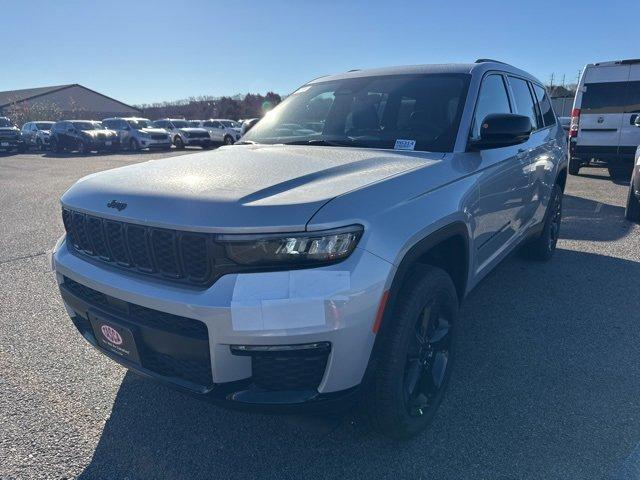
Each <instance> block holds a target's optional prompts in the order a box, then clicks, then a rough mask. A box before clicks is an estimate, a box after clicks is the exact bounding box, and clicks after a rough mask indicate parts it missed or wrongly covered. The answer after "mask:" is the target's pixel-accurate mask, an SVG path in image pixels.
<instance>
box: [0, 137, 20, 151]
mask: <svg viewBox="0 0 640 480" xmlns="http://www.w3.org/2000/svg"><path fill="white" fill-rule="evenodd" d="M24 146H25V143H24V140H23V139H22V138H6V137H5V138H0V150H14V149H16V148H21V147H24Z"/></svg>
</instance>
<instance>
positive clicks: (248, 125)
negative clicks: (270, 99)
mask: <svg viewBox="0 0 640 480" xmlns="http://www.w3.org/2000/svg"><path fill="white" fill-rule="evenodd" d="M258 120H260V119H259V118H249V119H247V120H245V121H244V122H242V128H241V132H240V133H241V134H242V135H244V134H245V133H247V132H248V131H249V130H251V129H252V128H253V127H254V125H255V124H256V123H258Z"/></svg>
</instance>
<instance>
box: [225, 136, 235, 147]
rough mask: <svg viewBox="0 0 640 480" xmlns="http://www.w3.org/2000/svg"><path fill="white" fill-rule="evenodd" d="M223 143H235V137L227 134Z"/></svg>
mask: <svg viewBox="0 0 640 480" xmlns="http://www.w3.org/2000/svg"><path fill="white" fill-rule="evenodd" d="M222 143H223V144H224V145H233V144H234V143H235V142H234V141H233V137H232V136H231V135H225V136H224V139H223V140H222Z"/></svg>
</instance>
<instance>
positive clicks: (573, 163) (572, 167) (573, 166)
mask: <svg viewBox="0 0 640 480" xmlns="http://www.w3.org/2000/svg"><path fill="white" fill-rule="evenodd" d="M579 174H580V160H578V159H573V158H572V159H570V160H569V175H579Z"/></svg>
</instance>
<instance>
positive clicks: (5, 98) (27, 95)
mask: <svg viewBox="0 0 640 480" xmlns="http://www.w3.org/2000/svg"><path fill="white" fill-rule="evenodd" d="M69 87H73V84H70V85H56V86H53V87H39V88H25V89H23V90H8V91H6V92H0V107H6V106H7V105H9V104H10V103H14V102H23V101H24V100H28V99H31V98H34V97H39V96H41V95H46V94H47V93H53V92H57V91H58V90H64V89H65V88H69Z"/></svg>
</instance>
